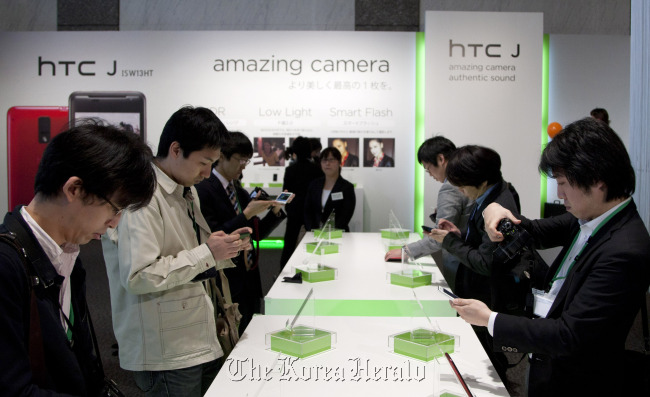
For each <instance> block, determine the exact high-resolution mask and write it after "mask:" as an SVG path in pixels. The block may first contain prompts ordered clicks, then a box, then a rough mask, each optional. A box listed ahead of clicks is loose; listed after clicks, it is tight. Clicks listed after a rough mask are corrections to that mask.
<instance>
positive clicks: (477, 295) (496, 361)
mask: <svg viewBox="0 0 650 397" xmlns="http://www.w3.org/2000/svg"><path fill="white" fill-rule="evenodd" d="M447 179H448V180H449V182H450V183H451V184H452V185H454V186H456V187H457V189H458V190H459V191H460V192H461V193H462V194H463V195H464V196H466V197H467V198H468V199H470V200H472V201H474V206H473V207H472V210H471V212H470V217H469V220H468V222H467V227H466V228H465V230H463V231H462V232H461V229H460V228H458V226H456V225H454V224H453V223H452V222H450V221H449V220H447V219H444V218H441V219H439V221H438V228H437V229H434V230H432V231H431V234H430V236H431V237H432V238H433V239H435V240H436V241H437V242H438V243H440V244H441V245H442V248H443V249H445V250H446V251H447V252H449V253H450V254H452V255H454V256H456V257H457V258H458V260H459V261H460V264H461V265H460V266H459V268H458V272H457V273H456V290H455V291H454V292H455V293H456V294H457V295H458V296H463V297H471V298H474V299H478V300H481V301H483V302H485V303H486V304H487V305H488V306H489V307H491V308H493V309H494V310H500V311H503V312H506V313H510V314H514V315H524V308H525V299H526V293H527V287H528V285H527V284H526V283H524V282H522V281H521V280H519V279H517V278H515V277H514V276H513V275H512V274H511V273H510V270H511V268H512V267H514V266H515V265H516V264H517V263H518V262H517V261H516V260H510V261H507V262H501V261H499V260H497V259H495V257H494V254H493V253H494V251H495V249H496V248H497V246H498V244H497V243H495V242H492V241H491V240H490V238H489V236H488V235H487V233H486V232H485V229H484V221H483V216H482V212H483V210H484V209H485V207H487V206H488V205H489V204H491V203H493V202H496V203H499V204H501V205H503V206H504V207H506V208H508V209H509V210H510V211H512V212H513V213H516V214H518V213H519V205H518V203H517V201H516V200H515V197H514V196H513V194H512V192H511V188H510V186H509V184H508V183H507V182H506V181H504V180H503V177H502V175H501V157H500V156H499V154H498V153H497V152H495V151H494V150H492V149H490V148H487V147H483V146H475V145H468V146H463V147H460V148H458V149H456V150H455V151H454V152H453V153H452V154H451V155H450V156H449V163H448V164H447ZM475 331H476V333H477V336H478V337H479V340H480V341H481V343H482V344H483V347H484V349H485V350H486V352H487V354H488V356H489V357H490V359H491V360H492V363H493V365H494V367H495V369H496V370H497V373H498V374H499V376H500V377H501V379H502V380H503V383H504V384H505V385H506V388H508V390H509V391H510V393H511V394H517V393H519V389H520V388H521V387H523V379H518V378H516V377H515V374H514V371H507V368H508V366H509V364H515V363H516V362H518V360H520V359H521V357H522V355H521V354H519V353H514V354H513V353H511V352H508V353H505V352H494V351H493V349H492V340H491V338H490V336H489V335H488V333H487V332H486V331H485V329H484V328H475Z"/></svg>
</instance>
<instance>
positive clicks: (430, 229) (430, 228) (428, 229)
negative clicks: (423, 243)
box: [422, 225, 433, 233]
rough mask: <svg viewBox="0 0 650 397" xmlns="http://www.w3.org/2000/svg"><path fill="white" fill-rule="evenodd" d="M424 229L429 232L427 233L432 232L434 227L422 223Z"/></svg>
mask: <svg viewBox="0 0 650 397" xmlns="http://www.w3.org/2000/svg"><path fill="white" fill-rule="evenodd" d="M422 230H424V231H425V232H427V233H431V231H432V230H433V228H432V227H429V226H424V225H422Z"/></svg>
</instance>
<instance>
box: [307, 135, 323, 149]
mask: <svg viewBox="0 0 650 397" xmlns="http://www.w3.org/2000/svg"><path fill="white" fill-rule="evenodd" d="M309 144H310V145H311V151H312V152H313V151H314V150H316V149H318V150H321V149H322V148H323V144H321V143H320V138H309Z"/></svg>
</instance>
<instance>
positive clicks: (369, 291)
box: [265, 232, 456, 317]
mask: <svg viewBox="0 0 650 397" xmlns="http://www.w3.org/2000/svg"><path fill="white" fill-rule="evenodd" d="M419 238H420V237H419V236H418V235H416V234H413V233H412V234H411V236H410V239H411V241H415V240H417V239H419ZM312 241H316V239H315V238H314V235H313V233H311V232H308V233H307V234H306V235H305V237H304V238H303V239H302V241H301V242H300V244H299V245H298V247H297V248H296V251H295V252H294V254H293V255H292V257H291V259H290V260H289V262H288V263H287V265H286V266H285V267H284V270H283V271H282V273H281V274H280V276H279V277H278V279H277V280H276V281H275V283H274V284H273V286H272V287H271V289H270V291H269V293H268V294H267V295H266V297H265V313H266V314H283V315H292V314H294V313H296V312H297V311H298V308H299V307H300V304H301V303H302V300H303V299H304V297H305V296H306V295H307V292H308V291H309V289H310V288H314V298H315V300H316V314H317V315H321V316H386V317H402V316H418V317H422V316H424V313H423V312H422V310H421V309H420V308H419V306H418V305H417V303H416V302H415V297H414V292H415V294H416V295H417V298H418V299H419V300H420V302H421V303H422V306H423V307H424V310H425V312H426V315H428V316H438V317H445V316H447V317H456V311H455V310H453V309H452V308H451V307H450V306H449V302H448V300H447V299H446V298H445V297H444V296H443V295H441V294H440V293H439V292H438V291H437V288H438V286H444V287H447V283H446V282H445V281H444V279H443V277H442V274H441V273H440V270H438V268H437V266H435V263H434V261H433V259H432V258H431V256H426V257H424V258H422V259H421V260H420V262H421V265H417V266H409V268H417V269H421V270H423V271H425V272H431V273H432V274H433V282H432V285H429V286H422V287H417V288H413V289H412V288H407V287H401V286H397V285H391V284H390V282H389V281H388V280H387V274H388V273H390V272H396V271H399V270H401V269H403V268H404V266H403V265H402V264H401V263H393V262H390V263H389V262H385V261H384V254H385V253H386V249H385V246H384V242H383V241H382V239H381V237H380V233H343V238H341V239H334V240H331V241H333V242H338V243H340V244H341V245H340V250H339V251H340V252H339V253H338V254H330V255H325V256H323V258H322V259H323V261H324V262H325V264H326V265H327V266H333V267H336V268H337V270H338V274H337V279H336V280H332V281H324V282H317V283H308V282H303V283H302V284H291V283H286V282H283V278H284V277H285V276H293V274H294V272H293V269H294V267H295V266H298V265H302V264H303V263H304V260H305V259H306V258H309V257H312V254H308V253H307V252H306V249H305V244H306V243H307V242H312Z"/></svg>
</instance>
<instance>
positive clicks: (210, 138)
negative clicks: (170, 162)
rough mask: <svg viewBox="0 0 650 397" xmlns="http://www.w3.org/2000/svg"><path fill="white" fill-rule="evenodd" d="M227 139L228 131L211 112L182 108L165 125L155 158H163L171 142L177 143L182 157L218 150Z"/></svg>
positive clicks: (189, 107)
mask: <svg viewBox="0 0 650 397" xmlns="http://www.w3.org/2000/svg"><path fill="white" fill-rule="evenodd" d="M227 139H228V130H227V129H226V127H225V126H224V125H223V123H222V122H221V120H219V117H217V115H216V114H214V112H213V111H211V110H210V109H207V108H202V107H197V108H195V107H192V106H184V107H182V108H180V109H178V110H177V111H176V112H175V113H174V114H172V116H171V117H170V118H169V120H167V123H165V127H164V128H163V130H162V134H161V135H160V141H159V142H158V153H157V154H156V157H159V158H165V157H167V155H168V154H169V146H170V145H171V144H172V142H178V143H179V145H180V147H181V150H183V157H185V158H187V157H188V156H189V155H190V154H191V153H192V152H195V151H197V150H203V149H205V148H210V149H219V148H220V147H221V146H222V145H223V144H224V143H225V142H226V140H227Z"/></svg>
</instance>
